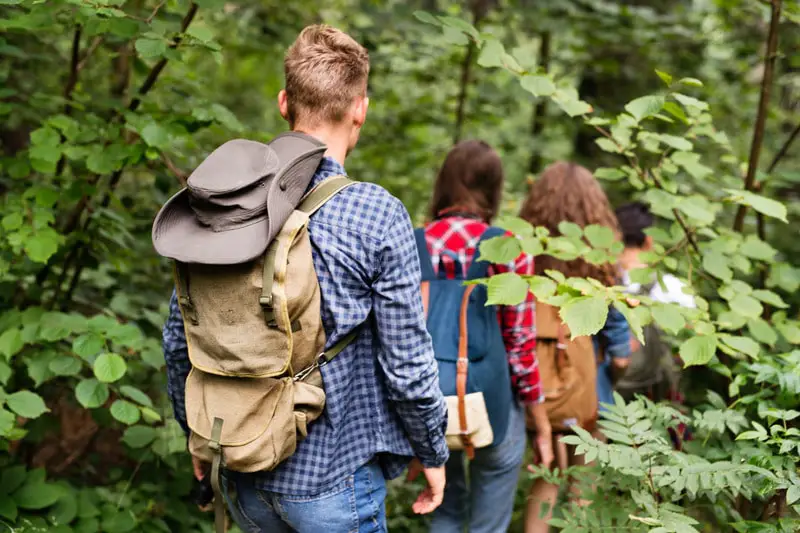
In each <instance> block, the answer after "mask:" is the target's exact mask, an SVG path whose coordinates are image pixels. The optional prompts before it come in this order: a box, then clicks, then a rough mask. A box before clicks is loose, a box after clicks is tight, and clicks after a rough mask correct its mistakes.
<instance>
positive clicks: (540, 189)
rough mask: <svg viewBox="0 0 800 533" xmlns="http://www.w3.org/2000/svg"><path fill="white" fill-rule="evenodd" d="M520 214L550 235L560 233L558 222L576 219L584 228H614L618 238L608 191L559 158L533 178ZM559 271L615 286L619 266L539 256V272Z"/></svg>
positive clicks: (580, 169) (574, 166)
mask: <svg viewBox="0 0 800 533" xmlns="http://www.w3.org/2000/svg"><path fill="white" fill-rule="evenodd" d="M519 216H520V217H521V218H524V219H525V220H527V221H528V222H530V223H531V224H533V225H534V226H544V227H546V228H547V229H548V230H550V234H551V235H560V232H559V231H558V224H559V223H560V222H562V221H566V222H573V223H575V224H577V225H578V226H580V227H582V228H584V227H586V226H588V225H590V224H599V225H601V226H606V227H607V228H611V230H612V231H613V232H614V235H615V236H616V237H617V239H619V226H618V224H617V218H616V216H615V215H614V211H613V210H612V209H611V205H610V204H609V202H608V198H607V197H606V193H605V192H603V189H602V187H600V184H599V183H598V182H597V180H596V179H595V178H594V176H593V175H592V173H591V172H590V171H589V170H588V169H586V168H584V167H582V166H580V165H578V164H575V163H567V162H564V161H559V162H557V163H553V164H552V165H550V166H548V167H547V168H546V169H544V172H542V175H541V176H539V178H538V179H537V180H536V181H534V182H533V183H532V184H531V186H530V189H529V191H528V197H527V198H526V199H525V202H524V203H523V204H522V209H521V210H520V214H519ZM545 270H558V271H559V272H561V273H562V274H564V275H565V276H567V277H573V276H574V277H589V278H594V279H596V280H597V281H599V282H601V283H604V284H605V285H609V286H610V285H614V284H615V283H616V282H617V279H618V274H617V268H616V265H612V264H603V265H592V264H590V263H587V262H586V261H584V260H583V259H575V260H572V261H563V260H560V259H556V258H555V257H552V256H549V255H541V256H539V257H537V258H536V273H537V274H541V273H543V272H544V271H545Z"/></svg>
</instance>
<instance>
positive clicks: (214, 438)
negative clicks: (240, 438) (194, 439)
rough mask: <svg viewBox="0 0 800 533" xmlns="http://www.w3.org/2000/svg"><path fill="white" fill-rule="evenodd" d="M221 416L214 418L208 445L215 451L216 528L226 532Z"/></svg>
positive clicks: (213, 484)
mask: <svg viewBox="0 0 800 533" xmlns="http://www.w3.org/2000/svg"><path fill="white" fill-rule="evenodd" d="M222 423H223V420H222V419H221V418H214V425H213V426H212V427H211V439H210V442H209V443H208V447H209V448H210V449H211V451H212V452H213V453H214V459H212V461H211V488H212V489H213V490H214V529H215V531H216V533H225V529H226V528H225V500H224V499H223V497H222V490H221V487H220V484H219V480H220V477H219V474H220V466H221V465H222V446H221V445H220V442H219V441H220V440H221V438H222Z"/></svg>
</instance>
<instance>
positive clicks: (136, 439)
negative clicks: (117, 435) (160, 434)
mask: <svg viewBox="0 0 800 533" xmlns="http://www.w3.org/2000/svg"><path fill="white" fill-rule="evenodd" d="M155 438H156V430H155V429H153V428H151V427H148V426H131V427H129V428H128V429H126V430H125V433H124V434H123V435H122V442H124V443H125V444H127V445H128V446H130V447H131V448H144V447H145V446H147V445H148V444H150V443H151V442H153V440H154V439H155Z"/></svg>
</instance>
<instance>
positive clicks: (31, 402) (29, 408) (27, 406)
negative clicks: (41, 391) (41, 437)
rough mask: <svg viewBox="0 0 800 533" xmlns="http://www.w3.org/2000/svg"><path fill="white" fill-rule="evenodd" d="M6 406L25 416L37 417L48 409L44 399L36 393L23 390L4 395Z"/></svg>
mask: <svg viewBox="0 0 800 533" xmlns="http://www.w3.org/2000/svg"><path fill="white" fill-rule="evenodd" d="M6 404H7V405H8V408H9V409H11V410H12V411H14V412H15V413H17V414H18V415H19V416H23V417H25V418H39V417H40V416H42V415H43V414H44V413H46V412H47V411H49V409H48V408H47V406H46V405H45V404H44V400H43V399H42V397H41V396H39V395H38V394H36V393H34V392H31V391H28V390H23V391H18V392H15V393H13V394H9V395H8V396H7V397H6Z"/></svg>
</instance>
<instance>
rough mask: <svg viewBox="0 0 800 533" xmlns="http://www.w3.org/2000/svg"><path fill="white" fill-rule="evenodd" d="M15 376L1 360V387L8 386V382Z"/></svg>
mask: <svg viewBox="0 0 800 533" xmlns="http://www.w3.org/2000/svg"><path fill="white" fill-rule="evenodd" d="M13 374H14V371H13V370H12V369H11V367H10V366H8V363H6V362H5V361H3V360H0V385H2V386H3V387H5V386H6V385H8V380H9V379H11V376H12V375H13Z"/></svg>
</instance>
